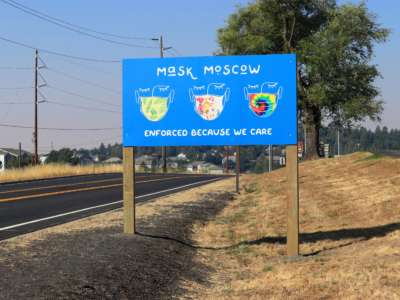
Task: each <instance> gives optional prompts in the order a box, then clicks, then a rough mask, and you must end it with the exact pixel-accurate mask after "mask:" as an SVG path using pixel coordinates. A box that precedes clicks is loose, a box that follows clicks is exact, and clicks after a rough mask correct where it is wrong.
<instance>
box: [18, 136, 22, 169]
mask: <svg viewBox="0 0 400 300" xmlns="http://www.w3.org/2000/svg"><path fill="white" fill-rule="evenodd" d="M21 158H22V149H21V142H19V143H18V168H19V169H21Z"/></svg>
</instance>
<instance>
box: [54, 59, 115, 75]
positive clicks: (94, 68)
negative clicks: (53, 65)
mask: <svg viewBox="0 0 400 300" xmlns="http://www.w3.org/2000/svg"><path fill="white" fill-rule="evenodd" d="M53 58H55V59H58V60H60V61H63V62H66V63H68V64H71V65H73V66H77V67H80V68H81V69H86V70H90V71H92V72H95V73H99V74H104V75H107V76H114V74H113V73H112V72H107V71H104V70H102V69H99V68H96V67H92V66H91V67H89V66H87V65H82V63H78V62H74V61H73V60H70V59H67V58H62V57H53Z"/></svg>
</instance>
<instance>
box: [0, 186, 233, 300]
mask: <svg viewBox="0 0 400 300" xmlns="http://www.w3.org/2000/svg"><path fill="white" fill-rule="evenodd" d="M233 187H234V185H233V179H225V180H222V181H219V182H215V183H212V184H209V185H205V186H201V187H198V188H195V189H191V190H187V191H184V192H181V193H178V194H175V195H169V196H165V197H162V198H158V199H156V200H153V201H150V202H148V203H143V204H139V205H138V212H137V215H138V222H137V223H138V231H139V233H140V235H135V236H127V235H124V234H122V233H121V232H122V221H121V220H122V212H121V210H116V211H112V212H108V213H104V214H100V215H96V216H92V217H88V218H85V219H82V220H78V221H74V222H71V223H67V224H63V225H59V226H55V227H52V228H48V229H44V230H40V231H37V232H34V233H31V234H26V235H23V236H18V237H15V238H12V239H9V240H5V241H2V242H0V273H1V274H4V276H1V277H0V287H1V290H2V291H4V292H3V293H1V295H0V299H17V298H18V299H21V298H25V299H27V298H35V299H36V298H43V297H46V298H68V299H98V298H103V299H109V298H113V299H114V298H117V299H131V298H132V297H135V298H152V299H156V298H170V297H171V296H177V295H182V294H183V293H184V292H185V289H184V288H183V286H184V284H182V282H185V281H190V282H191V281H196V282H200V283H203V284H206V282H207V280H208V279H207V278H208V274H209V272H210V271H211V270H210V269H209V268H208V267H207V266H205V265H202V264H199V263H197V262H195V261H194V259H193V258H194V256H195V253H196V249H195V248H193V247H192V244H193V242H192V240H191V235H192V228H193V226H194V224H195V223H206V222H207V221H209V220H210V219H212V218H213V217H214V216H215V215H216V214H217V213H218V212H219V211H220V210H222V209H223V208H224V207H225V206H226V205H227V203H229V201H230V200H231V199H232V193H231V192H223V191H232V190H233ZM159 237H163V238H159ZM22 286H23V287H24V288H20V287H22Z"/></svg>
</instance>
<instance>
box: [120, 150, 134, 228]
mask: <svg viewBox="0 0 400 300" xmlns="http://www.w3.org/2000/svg"><path fill="white" fill-rule="evenodd" d="M123 149H124V150H123V156H124V157H123V159H124V160H123V164H124V167H123V180H124V182H123V189H124V192H123V193H124V196H123V197H124V199H123V202H124V233H127V234H135V232H136V230H135V229H136V227H135V225H136V224H135V222H136V220H135V147H124V148H123Z"/></svg>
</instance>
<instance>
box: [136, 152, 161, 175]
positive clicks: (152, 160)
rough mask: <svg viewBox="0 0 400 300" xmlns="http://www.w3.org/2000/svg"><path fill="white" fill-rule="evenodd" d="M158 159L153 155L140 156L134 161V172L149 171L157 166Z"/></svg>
mask: <svg viewBox="0 0 400 300" xmlns="http://www.w3.org/2000/svg"><path fill="white" fill-rule="evenodd" d="M158 164H159V158H158V157H157V156H155V155H142V156H139V157H137V158H136V159H135V169H136V170H141V171H145V170H151V169H154V168H156V167H157V166H158Z"/></svg>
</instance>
